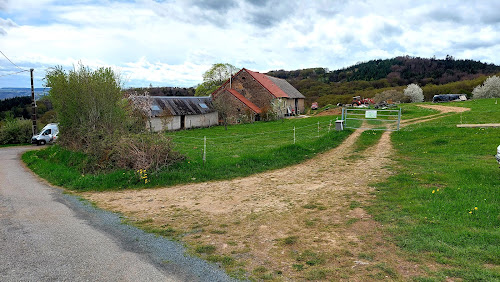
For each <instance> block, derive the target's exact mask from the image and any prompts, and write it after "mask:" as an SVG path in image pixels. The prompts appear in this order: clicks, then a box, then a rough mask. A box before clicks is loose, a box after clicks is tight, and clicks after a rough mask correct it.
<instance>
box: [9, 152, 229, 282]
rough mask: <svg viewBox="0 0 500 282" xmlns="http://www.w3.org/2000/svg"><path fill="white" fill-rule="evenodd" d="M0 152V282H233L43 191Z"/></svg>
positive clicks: (80, 204) (175, 248)
mask: <svg viewBox="0 0 500 282" xmlns="http://www.w3.org/2000/svg"><path fill="white" fill-rule="evenodd" d="M30 148H33V147H10V148H2V149H0V254H1V255H0V281H229V280H230V278H229V277H228V276H226V274H225V273H224V272H223V271H221V270H220V269H218V268H217V267H216V266H214V265H211V264H208V263H206V262H204V261H202V260H200V259H197V258H193V257H189V256H186V255H185V253H184V249H183V247H182V246H181V245H180V244H178V243H176V242H172V241H169V240H167V239H164V238H160V237H156V236H154V235H152V234H146V233H144V232H143V231H141V230H138V229H136V228H134V227H131V226H128V225H123V224H121V223H120V222H121V220H120V217H119V216H118V215H116V214H113V213H109V212H105V211H102V210H98V209H95V208H94V207H92V206H90V205H88V204H86V203H87V202H85V201H80V200H79V199H78V198H76V197H74V196H70V195H66V194H63V193H62V190H60V189H57V188H53V187H51V186H50V185H48V184H45V183H42V182H41V181H40V180H39V179H38V178H37V177H35V176H33V175H32V174H31V173H30V172H29V171H28V170H27V169H26V168H25V167H24V166H23V165H22V164H21V162H20V161H19V158H20V154H21V153H22V152H24V151H26V150H28V149H30Z"/></svg>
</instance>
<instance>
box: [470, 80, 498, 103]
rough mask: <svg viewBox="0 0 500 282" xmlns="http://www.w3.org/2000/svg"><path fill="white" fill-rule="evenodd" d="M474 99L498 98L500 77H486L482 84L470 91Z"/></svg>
mask: <svg viewBox="0 0 500 282" xmlns="http://www.w3.org/2000/svg"><path fill="white" fill-rule="evenodd" d="M472 97H473V98H474V99H484V98H500V77H498V76H496V75H494V76H490V77H488V78H487V79H486V81H485V82H484V83H483V84H482V85H478V86H476V88H474V90H473V91H472Z"/></svg>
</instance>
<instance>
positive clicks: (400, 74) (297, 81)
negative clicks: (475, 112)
mask: <svg viewBox="0 0 500 282" xmlns="http://www.w3.org/2000/svg"><path fill="white" fill-rule="evenodd" d="M497 73H500V66H496V65H493V64H486V63H481V62H478V61H473V60H456V59H454V58H453V57H452V56H447V57H446V58H445V59H435V58H430V59H427V58H419V57H409V56H404V57H396V58H393V59H385V60H372V61H369V62H363V63H359V64H356V65H354V66H351V67H348V68H344V69H340V70H335V71H329V70H328V69H325V68H311V69H303V70H294V71H284V70H277V71H270V72H269V73H268V75H271V76H275V77H279V78H284V79H286V80H288V81H289V82H290V83H291V84H292V85H293V86H295V87H296V88H297V89H298V90H299V91H300V92H301V93H302V94H304V95H305V96H306V97H307V99H306V101H307V102H309V103H310V102H313V101H318V102H319V103H320V105H324V104H335V103H339V102H341V103H343V102H348V101H349V100H350V99H351V98H352V96H354V95H360V96H364V97H372V96H374V95H375V94H376V93H379V92H382V91H384V90H388V89H396V90H402V89H403V88H404V87H406V85H408V84H410V83H417V84H418V85H420V86H421V87H422V89H423V90H424V95H425V98H426V100H430V99H432V96H433V95H435V94H445V93H465V94H470V93H471V92H472V90H473V89H474V87H475V86H477V85H478V84H480V83H482V82H483V81H484V80H485V79H486V77H487V76H489V75H493V74H497Z"/></svg>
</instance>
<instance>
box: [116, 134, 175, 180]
mask: <svg viewBox="0 0 500 282" xmlns="http://www.w3.org/2000/svg"><path fill="white" fill-rule="evenodd" d="M108 143H109V142H108ZM114 143H115V144H113V150H112V151H111V152H110V153H111V154H110V160H111V161H112V163H113V164H114V165H115V166H116V167H118V168H125V169H134V170H138V169H147V170H150V169H153V170H156V171H158V170H160V169H162V168H164V167H167V166H169V165H171V164H173V163H175V162H177V161H180V160H182V159H184V157H183V156H182V155H181V154H180V153H178V152H175V151H174V150H173V143H172V140H171V139H170V138H169V137H167V136H165V135H163V134H155V133H153V134H134V135H132V134H131V135H128V136H124V137H121V138H120V139H119V140H118V141H116V142H114Z"/></svg>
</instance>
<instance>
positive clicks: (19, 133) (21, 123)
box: [0, 119, 32, 144]
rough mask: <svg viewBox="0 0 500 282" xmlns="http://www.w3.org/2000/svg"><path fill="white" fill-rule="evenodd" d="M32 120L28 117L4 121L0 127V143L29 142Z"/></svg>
mask: <svg viewBox="0 0 500 282" xmlns="http://www.w3.org/2000/svg"><path fill="white" fill-rule="evenodd" d="M31 136H32V122H31V120H29V119H13V120H9V121H6V122H5V124H4V125H3V126H2V127H1V128H0V144H23V143H30V142H31Z"/></svg>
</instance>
